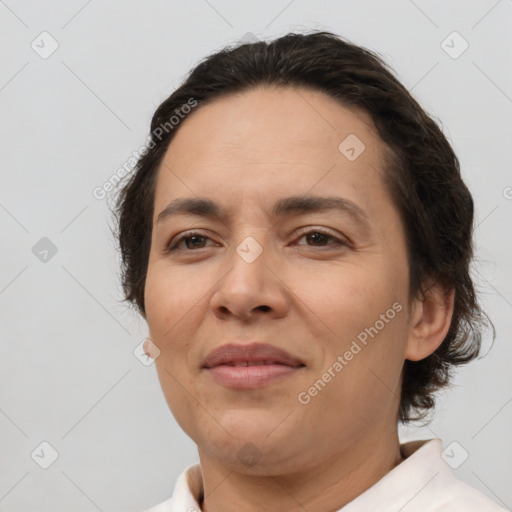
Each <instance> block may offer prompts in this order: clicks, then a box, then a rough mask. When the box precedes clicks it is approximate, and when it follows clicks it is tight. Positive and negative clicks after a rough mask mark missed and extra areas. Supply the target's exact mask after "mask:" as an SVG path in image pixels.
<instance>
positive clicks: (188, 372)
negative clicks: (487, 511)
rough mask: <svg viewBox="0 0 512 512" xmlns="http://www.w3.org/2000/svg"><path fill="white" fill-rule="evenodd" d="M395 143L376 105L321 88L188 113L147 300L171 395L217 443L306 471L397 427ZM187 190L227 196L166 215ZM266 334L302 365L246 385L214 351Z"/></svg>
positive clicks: (210, 445)
mask: <svg viewBox="0 0 512 512" xmlns="http://www.w3.org/2000/svg"><path fill="white" fill-rule="evenodd" d="M347 137H348V139H347ZM340 144H341V146H340ZM362 144H364V146H363V145H362ZM384 156H385V147H384V145H383V143H382V141H381V139H380V138H379V136H378V133H377V132H376V129H375V127H374V125H373V123H372V121H371V119H370V117H369V116H368V115H367V114H365V113H363V112H360V111H356V110H352V109H348V108H346V107H344V106H342V105H340V104H339V103H338V102H336V101H335V100H333V99H331V98H330V97H328V96H326V95H324V94H323V93H321V92H314V91H311V90H307V89H295V90H294V89H290V88H280V89H278V88H258V89H254V90H252V91H248V92H244V93H241V94H237V95H230V96H227V97H224V98H220V99H216V100H214V101H212V102H210V103H208V104H207V105H204V106H203V107H201V108H199V109H198V110H196V111H194V112H193V113H192V114H190V115H189V117H188V118H187V119H186V120H185V121H183V124H182V125H181V126H180V127H179V130H178V132H177V133H176V135H175V138H174V139H173V141H172V143H171V144H170V146H169V149H168V151H167V153H166V156H165V159H164V162H163V164H162V166H161V168H160V170H159V174H158V179H157V184H156V191H155V201H154V206H155V208H154V219H153V232H152V241H151V251H150V256H149V265H148V273H147V280H146V287H145V305H146V319H147V323H148V327H149V336H150V338H151V340H152V341H153V343H154V344H155V345H156V346H157V347H158V348H159V349H160V355H159V356H158V357H157V359H156V361H155V364H156V368H157V371H158V376H159V380H160V383H161V386H162V389H163V392H164V394H165V398H166V400H167V403H168V405H169V407H170V409H171V411H172V413H173V415H174V416H175V418H176V420H177V422H178V423H179V425H180V426H181V427H182V428H183V430H184V431H185V432H186V433H187V434H188V435H189V436H190V437H191V438H192V439H193V440H194V441H195V442H196V444H197V445H198V449H199V453H200V456H201V457H208V458H210V459H212V460H213V459H215V460H217V461H219V462H221V463H223V464H225V465H228V466H231V467H233V468H235V467H236V468H237V469H238V470H240V471H247V472H251V471H253V472H256V471H268V470H269V469H270V468H271V469H272V471H274V472H279V471H282V472H284V471H292V470H294V469H296V468H298V467H300V468H303V467H304V468H305V467H313V466H314V465H315V464H318V463H319V462H320V461H322V462H325V461H326V460H329V459H330V458H332V457H336V456H337V454H339V453H341V452H343V451H345V450H347V449H348V448H349V447H350V446H355V445H357V443H363V441H364V442H365V443H367V442H368V441H369V440H371V439H378V438H379V437H380V436H382V432H383V429H386V430H387V431H393V430H396V426H397V414H398V406H399V397H400V384H401V382H400V380H401V370H402V367H403V363H404V351H405V347H406V344H407V339H408V332H409V325H408V323H407V314H408V310H407V304H408V295H407V292H408V285H409V281H408V265H407V253H406V245H405V238H404V231H403V226H402V223H401V221H400V218H399V214H398V211H397V209H396V208H395V206H394V204H393V202H392V200H391V197H390V195H389V193H388V191H387V189H386V187H385V185H384V182H383V173H384ZM291 197H295V198H302V199H304V198H308V199H311V198H326V197H328V198H331V199H335V200H336V199H338V200H340V201H338V202H336V201H331V203H329V204H322V202H321V200H319V201H317V202H316V203H315V202H314V201H310V202H309V203H307V205H309V206H308V207H306V206H307V205H306V206H305V204H306V202H305V201H302V202H298V201H295V202H294V201H290V200H289V201H287V202H283V201H284V200H286V199H287V198H291ZM185 198H192V199H198V198H201V199H207V200H210V201H213V202H214V203H215V204H216V205H217V206H218V211H217V212H216V215H206V214H205V212H206V210H204V209H203V210H198V209H196V211H195V212H188V213H187V212H186V211H182V212H181V213H180V212H176V211H174V214H172V215H171V214H169V215H167V216H161V218H160V219H159V214H160V213H161V212H162V211H163V210H165V209H166V207H167V206H168V205H169V203H170V202H171V201H175V200H177V199H185ZM280 202H281V206H282V208H280V209H279V210H278V211H276V209H275V208H274V206H275V205H276V204H278V203H280ZM174 204H176V203H174ZM283 205H284V207H283ZM286 205H287V206H288V207H286ZM325 206H330V207H329V208H325ZM183 235H186V236H188V237H189V238H181V237H182V236H183ZM170 248H171V249H172V250H169V249H170ZM252 342H260V343H268V344H270V345H273V346H275V347H278V348H280V349H284V350H286V351H287V352H288V353H289V354H291V355H292V356H294V357H295V358H296V359H298V360H300V362H301V364H302V366H301V367H299V368H296V369H293V370H290V371H287V372H286V373H284V374H283V375H281V376H279V377H277V378H274V380H271V381H265V382H264V383H262V384H261V385H256V386H253V387H249V388H245V389H239V388H234V387H231V386H230V385H226V384H225V383H222V382H220V381H219V380H217V379H216V378H215V376H214V375H213V372H212V371H211V370H208V369H205V368H203V367H202V366H203V361H204V358H205V357H206V356H207V355H208V354H209V353H210V352H211V351H212V350H213V349H215V348H217V347H220V346H221V345H224V344H226V343H235V344H248V343H252ZM292 439H293V442H292V441H291V440H292ZM247 443H252V445H254V447H255V448H254V447H253V448H251V449H252V450H254V449H256V450H257V452H256V453H257V454H258V457H261V458H260V460H259V462H258V464H256V465H255V466H254V467H253V468H249V467H248V466H247V465H246V464H244V462H243V460H242V457H241V454H243V453H244V452H243V450H248V448H247V446H248V445H247ZM333 447H335V448H333ZM241 450H242V451H241Z"/></svg>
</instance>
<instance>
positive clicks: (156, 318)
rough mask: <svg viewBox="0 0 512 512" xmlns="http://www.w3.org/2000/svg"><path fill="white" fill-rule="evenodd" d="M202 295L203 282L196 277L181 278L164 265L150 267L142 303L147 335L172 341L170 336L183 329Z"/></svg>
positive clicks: (181, 274) (191, 275) (188, 275)
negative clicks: (143, 303) (147, 328)
mask: <svg viewBox="0 0 512 512" xmlns="http://www.w3.org/2000/svg"><path fill="white" fill-rule="evenodd" d="M204 292H205V283H204V279H202V280H201V279H200V278H199V273H195V274H191V273H187V274H186V275H184V273H183V272H179V271H177V270H176V269H172V268H169V267H168V266H167V265H165V263H160V262H158V263H155V264H153V265H151V264H150V266H149V268H148V274H147V277H146V285H145V290H144V300H145V305H146V321H147V323H148V326H149V329H150V331H151V334H152V335H153V336H154V337H155V338H156V339H158V338H164V339H166V340H167V339H172V338H173V332H174V331H177V330H178V329H181V328H182V326H183V325H184V322H183V319H185V318H187V317H188V315H189V314H190V313H191V312H193V310H194V308H197V307H200V306H201V304H200V301H201V297H203V295H204Z"/></svg>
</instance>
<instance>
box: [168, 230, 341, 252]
mask: <svg viewBox="0 0 512 512" xmlns="http://www.w3.org/2000/svg"><path fill="white" fill-rule="evenodd" d="M316 233H319V234H321V235H325V236H326V237H328V238H331V239H332V240H335V241H336V243H335V244H331V245H336V246H348V245H349V244H348V243H347V242H344V241H343V240H340V239H339V238H337V237H335V236H333V235H332V234H330V233H329V232H327V231H323V230H321V229H311V230H309V231H305V232H303V233H302V234H301V236H300V238H299V240H300V239H301V238H303V237H305V236H307V235H311V234H316ZM194 236H199V237H201V238H204V239H210V240H211V238H210V237H208V236H206V235H203V234H202V233H201V232H199V231H189V232H185V233H184V234H183V235H181V236H180V237H179V238H178V239H177V240H174V241H172V242H171V243H170V244H169V245H168V246H167V247H166V252H167V253H171V252H175V251H185V252H192V251H194V249H178V248H177V246H178V245H179V244H180V243H181V242H183V241H185V240H188V239H190V238H192V237H194ZM328 245H329V244H328ZM309 247H326V246H324V245H316V246H315V245H310V246H309ZM199 249H206V247H199Z"/></svg>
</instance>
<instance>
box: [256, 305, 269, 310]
mask: <svg viewBox="0 0 512 512" xmlns="http://www.w3.org/2000/svg"><path fill="white" fill-rule="evenodd" d="M256 309H261V310H262V311H269V310H270V306H258V307H257V308H256Z"/></svg>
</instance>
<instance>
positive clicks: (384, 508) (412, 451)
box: [144, 439, 506, 512]
mask: <svg viewBox="0 0 512 512" xmlns="http://www.w3.org/2000/svg"><path fill="white" fill-rule="evenodd" d="M400 446H401V452H402V455H403V457H404V458H405V460H404V461H402V462H401V463H400V464H398V466H395V467H394V468H393V469H392V470H391V471H390V472H389V473H387V474H386V475H384V476H383V477H382V478H381V479H380V480H379V481H378V482H376V483H375V484H374V485H372V486H371V487H370V488H369V489H367V490H366V491H365V492H363V493H362V494H360V495H359V496H358V497H357V498H355V499H354V500H352V501H351V502H350V503H347V504H346V505H345V506H344V507H342V508H341V509H339V511H338V512H370V511H372V512H505V511H506V509H504V508H501V507H500V506H498V505H497V504H496V503H495V502H494V501H492V500H491V499H490V498H488V497H487V496H486V495H485V494H483V493H482V492H480V491H478V490H477V489H475V488H474V487H471V486H470V485H468V484H466V483H465V482H463V481H461V480H458V479H457V478H456V477H455V475H454V474H453V472H452V469H451V468H450V466H449V465H448V464H447V463H446V462H445V461H444V459H443V458H442V457H441V452H442V450H443V446H442V442H441V439H425V440H418V441H410V442H408V443H403V444H401V445H400ZM202 490H203V481H202V476H201V469H200V465H199V464H193V465H191V466H188V467H187V468H186V469H185V470H184V471H183V472H182V473H181V474H180V476H179V477H178V480H177V481H176V485H175V487H174V492H173V494H172V497H171V498H169V499H168V500H166V501H164V502H162V503H160V504H159V505H156V506H154V507H152V508H150V509H148V510H145V511H144V512H201V507H200V506H199V499H200V495H201V493H202Z"/></svg>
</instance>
